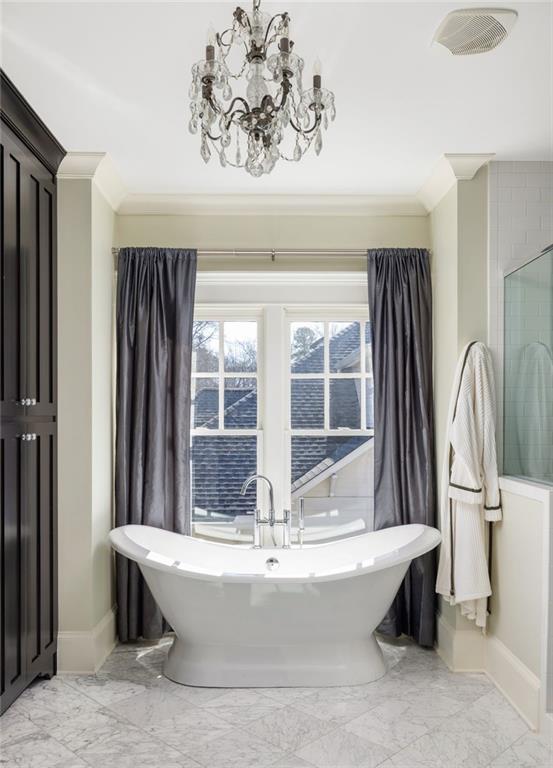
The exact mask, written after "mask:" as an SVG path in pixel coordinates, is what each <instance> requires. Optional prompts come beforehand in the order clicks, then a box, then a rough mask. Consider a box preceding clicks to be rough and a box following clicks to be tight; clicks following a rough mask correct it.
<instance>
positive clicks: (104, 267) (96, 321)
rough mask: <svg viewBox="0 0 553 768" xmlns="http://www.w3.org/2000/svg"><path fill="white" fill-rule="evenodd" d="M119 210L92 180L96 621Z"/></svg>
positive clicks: (106, 565)
mask: <svg viewBox="0 0 553 768" xmlns="http://www.w3.org/2000/svg"><path fill="white" fill-rule="evenodd" d="M114 227H115V214H114V212H113V210H112V209H111V206H110V205H109V204H108V203H107V202H106V200H105V198H104V197H103V196H102V194H101V193H100V192H99V190H98V189H97V187H96V186H95V185H94V184H93V185H92V253H91V259H92V260H91V265H92V281H91V282H92V553H93V566H92V579H93V585H94V592H93V594H94V606H93V621H94V625H96V624H97V623H98V622H99V621H101V619H102V618H103V617H104V616H105V615H106V613H107V612H108V611H109V610H110V609H111V607H112V605H113V602H114V599H113V590H112V579H111V563H112V554H111V548H110V546H109V544H108V541H107V532H108V531H109V530H110V529H111V528H112V521H113V517H112V479H113V478H112V467H113V460H112V452H111V447H112V383H113V374H112V339H113V331H112V320H113V318H112V308H113V280H114V272H113V256H112V253H111V249H112V247H113V240H114Z"/></svg>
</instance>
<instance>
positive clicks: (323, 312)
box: [284, 304, 374, 509]
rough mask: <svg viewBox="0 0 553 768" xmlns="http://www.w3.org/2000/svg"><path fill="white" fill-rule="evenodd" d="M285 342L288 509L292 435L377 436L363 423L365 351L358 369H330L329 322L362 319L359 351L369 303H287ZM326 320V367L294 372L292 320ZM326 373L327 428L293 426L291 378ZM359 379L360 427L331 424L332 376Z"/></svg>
mask: <svg viewBox="0 0 553 768" xmlns="http://www.w3.org/2000/svg"><path fill="white" fill-rule="evenodd" d="M285 311H286V319H287V323H286V328H287V331H286V343H287V350H288V354H287V358H286V369H285V370H286V378H287V386H286V387H285V393H286V413H287V429H286V471H285V475H284V487H285V490H286V496H287V502H286V509H291V507H292V438H293V437H354V436H367V437H374V428H372V427H371V428H365V429H363V426H362V425H363V424H366V389H365V386H363V385H364V384H365V382H366V381H367V380H368V379H371V380H373V381H374V379H373V373H372V370H371V371H370V372H368V371H367V370H366V358H365V354H360V361H359V368H360V370H359V371H357V372H356V373H342V374H340V373H331V372H330V355H329V348H330V337H329V335H328V330H329V325H330V324H331V323H341V322H344V323H347V322H350V323H361V338H360V345H359V349H360V353H361V352H364V350H363V344H364V341H363V339H364V336H363V330H364V323H367V322H369V319H370V318H369V308H368V306H363V305H358V304H352V305H349V306H348V305H343V304H340V305H336V306H334V305H326V306H307V305H306V306H302V307H299V306H294V307H286V308H285ZM302 322H303V323H316V322H322V323H324V366H323V371H322V372H319V373H298V374H294V373H292V356H291V346H292V345H291V339H292V324H293V323H302ZM323 377H324V409H325V410H324V419H325V427H324V429H292V380H293V379H322V378H323ZM335 378H341V379H359V380H360V381H361V392H362V394H361V397H362V403H363V406H364V407H363V409H362V411H361V419H360V423H361V427H360V428H359V429H351V428H349V427H338V428H330V426H329V422H330V379H335Z"/></svg>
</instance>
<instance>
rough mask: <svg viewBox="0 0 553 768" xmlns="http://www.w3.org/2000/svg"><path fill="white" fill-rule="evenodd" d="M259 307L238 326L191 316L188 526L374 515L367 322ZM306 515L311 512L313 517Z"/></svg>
mask: <svg viewBox="0 0 553 768" xmlns="http://www.w3.org/2000/svg"><path fill="white" fill-rule="evenodd" d="M300 311H301V310H300V309H298V308H296V307H294V308H288V309H287V308H285V307H283V306H276V305H267V306H266V307H262V308H256V310H255V311H252V312H251V313H249V312H248V311H247V310H246V311H244V312H242V313H241V314H240V315H237V314H236V312H237V311H236V310H233V309H231V308H230V307H229V309H228V310H225V309H224V308H223V309H220V310H219V311H218V312H217V313H215V312H213V311H210V310H209V309H207V308H202V307H199V308H197V314H196V318H195V323H194V339H193V374H192V385H193V391H192V397H193V403H192V493H193V500H192V501H193V510H194V511H193V519H194V521H195V522H203V521H206V522H217V521H219V522H222V521H235V518H236V516H238V515H244V514H249V513H251V512H253V510H254V509H255V506H256V505H259V506H260V507H261V508H262V509H265V510H266V508H267V498H266V493H265V489H264V487H263V486H262V485H261V484H260V487H259V489H258V490H259V497H258V498H257V497H256V489H255V485H252V486H251V487H250V489H249V491H248V493H247V494H246V496H245V497H242V496H241V495H240V489H241V486H242V483H243V481H244V480H245V479H246V478H247V477H248V476H249V475H251V474H253V473H255V472H260V473H262V474H266V475H267V476H268V477H270V479H271V480H272V482H273V484H274V486H275V502H276V503H275V506H276V507H277V511H278V510H281V509H286V508H294V507H295V506H296V505H297V499H298V498H300V497H302V496H303V497H306V498H307V499H309V505H307V503H306V511H307V513H308V514H310V512H311V511H312V513H313V514H315V513H316V514H322V513H324V512H325V510H326V511H327V512H328V510H329V509H330V507H333V508H334V507H336V505H338V507H339V513H340V514H342V515H344V514H345V515H346V519H347V515H348V514H349V512H350V511H351V512H352V514H353V512H355V514H356V515H359V514H360V510H361V511H362V512H363V514H365V515H366V516H367V517H371V516H372V495H373V494H372V479H371V468H372V453H371V449H372V435H373V382H372V370H371V355H370V342H371V339H370V326H369V323H368V322H367V312H366V310H364V309H358V310H357V311H356V313H351V310H350V311H349V312H348V314H344V313H343V312H340V311H339V310H338V309H332V310H330V311H328V310H327V311H325V312H324V313H322V312H319V314H318V316H317V315H311V316H310V314H309V313H308V312H305V313H302V314H299V313H300ZM310 506H311V507H312V510H310Z"/></svg>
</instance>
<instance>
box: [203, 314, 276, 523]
mask: <svg viewBox="0 0 553 768" xmlns="http://www.w3.org/2000/svg"><path fill="white" fill-rule="evenodd" d="M202 320H203V321H205V320H212V321H217V322H218V323H219V344H218V352H219V366H218V369H217V371H213V372H211V373H209V372H207V373H206V372H203V373H202V372H199V371H194V370H192V371H191V382H190V385H191V392H192V398H193V397H194V394H195V387H194V380H195V379H208V378H209V379H217V383H218V389H219V398H218V404H219V413H218V427H217V429H208V428H206V427H194V421H193V418H194V414H193V412H192V413H191V421H190V445H192V441H193V439H194V438H195V437H256V438H257V471H258V472H260V469H259V468H260V467H262V466H263V429H262V427H261V414H262V408H263V400H264V392H263V380H264V377H263V371H264V366H263V311H262V307H260V306H257V305H251V306H247V305H245V306H243V307H240V308H238V307H233V306H232V305H228V306H225V305H220V306H217V307H215V306H210V305H209V304H203V305H196V306H195V308H194V318H193V321H194V322H196V321H202ZM225 321H226V322H252V321H255V322H256V323H257V371H255V373H254V372H253V371H249V372H244V373H240V372H226V371H225V370H224V365H225V337H224V323H225ZM239 377H243V378H251V379H255V380H256V387H257V427H256V428H253V427H251V428H246V429H225V427H224V411H225V389H224V388H225V380H226V379H236V378H239ZM190 476H191V477H192V467H191V475H190ZM191 492H192V488H191ZM256 504H257V505H258V506H259V504H260V488H259V486H258V489H257V501H256ZM191 509H192V516H193V515H194V500H193V499H191ZM192 519H193V522H201V523H202V524H203V523H209V522H213V523H216V524H219V525H220V524H221V518H214V519H213V520H210V519H209V517H208V518H206V519H205V520H204V519H202V520H201V521H196V520H194V518H192Z"/></svg>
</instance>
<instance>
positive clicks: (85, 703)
mask: <svg viewBox="0 0 553 768" xmlns="http://www.w3.org/2000/svg"><path fill="white" fill-rule="evenodd" d="M98 707H99V704H98V703H97V702H95V701H93V700H92V699H91V698H90V697H89V696H86V695H84V694H83V693H81V692H80V691H78V690H75V689H74V688H72V687H71V686H70V685H68V683H67V682H66V681H65V679H64V678H63V677H62V676H61V675H59V676H57V677H54V678H52V679H51V680H37V681H36V682H34V683H32V684H31V685H30V686H29V688H27V690H25V691H23V693H22V694H21V696H20V697H19V698H18V699H17V701H16V702H14V704H13V705H12V707H11V709H12V710H14V711H15V712H20V713H22V714H25V715H27V717H29V718H30V719H31V720H35V719H37V718H40V717H42V716H44V715H48V714H50V713H57V714H58V715H60V716H63V715H64V714H66V713H68V712H71V713H74V712H81V711H82V712H92V711H93V710H95V709H98Z"/></svg>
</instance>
